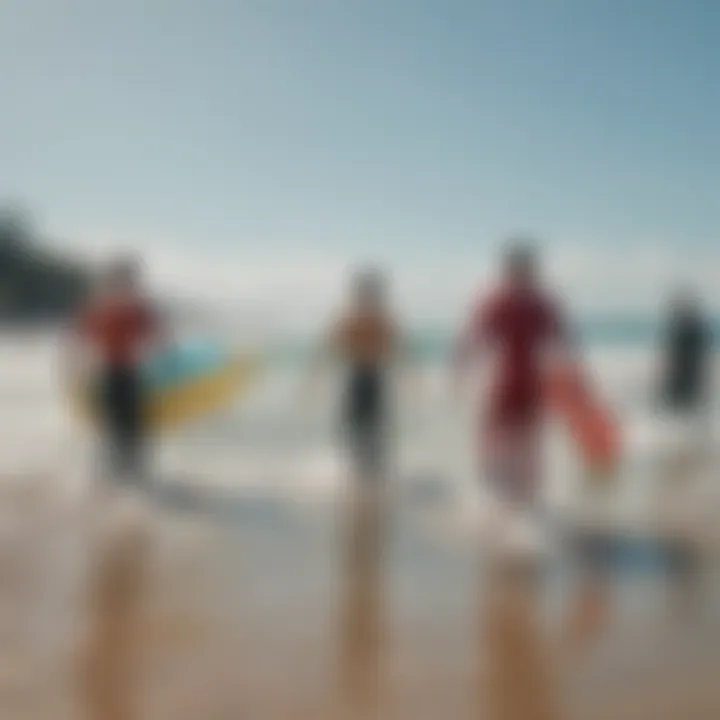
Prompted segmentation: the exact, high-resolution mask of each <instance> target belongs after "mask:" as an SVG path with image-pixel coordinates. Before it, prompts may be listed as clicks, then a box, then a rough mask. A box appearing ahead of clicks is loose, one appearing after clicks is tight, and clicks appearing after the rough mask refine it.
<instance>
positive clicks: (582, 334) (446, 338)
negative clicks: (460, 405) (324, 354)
mask: <svg viewBox="0 0 720 720" xmlns="http://www.w3.org/2000/svg"><path fill="white" fill-rule="evenodd" d="M713 329H714V335H715V337H720V321H715V322H713ZM574 332H575V336H576V337H577V338H578V340H579V342H580V344H581V345H582V346H584V347H588V348H636V347H652V346H653V345H656V344H658V343H659V342H660V339H661V327H660V324H659V323H658V322H657V321H652V320H648V319H647V318H644V317H622V318H614V317H598V318H585V319H583V320H582V321H579V322H576V323H575V325H574ZM457 334H458V331H457V329H447V328H446V329H426V330H414V331H411V332H410V333H409V346H410V352H411V356H412V357H413V358H414V359H415V360H416V361H417V362H441V361H443V360H447V359H448V358H449V356H450V354H451V352H452V348H453V344H454V342H455V340H456V338H457ZM311 351H312V347H311V346H310V344H309V343H307V342H279V343H275V345H274V346H273V347H272V350H271V353H270V355H271V358H272V359H273V360H275V361H277V362H279V363H283V364H284V363H290V364H293V363H294V362H297V361H301V360H307V358H308V356H309V354H310V352H311Z"/></svg>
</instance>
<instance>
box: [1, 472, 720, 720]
mask: <svg viewBox="0 0 720 720" xmlns="http://www.w3.org/2000/svg"><path fill="white" fill-rule="evenodd" d="M28 487H29V488H30V489H28V488H27V487H25V488H24V489H21V486H17V487H15V488H14V489H3V490H2V494H3V498H2V509H1V510H0V531H1V534H2V537H1V538H0V583H1V584H0V634H1V637H2V642H1V644H0V648H1V650H0V652H1V656H2V657H1V660H2V662H1V664H0V673H1V676H0V717H2V718H8V719H11V720H26V719H27V720H45V719H46V718H47V719H48V720H76V719H77V720H80V718H90V719H91V720H95V719H98V720H99V719H100V718H102V719H103V720H126V719H127V720H129V719H130V718H133V719H134V718H139V719H143V720H144V719H145V718H147V719H148V720H165V718H167V719H168V720H171V719H172V720H185V719H187V720H198V719H201V720H206V719H207V720H225V719H226V718H227V719H228V720H230V719H234V718H282V719H285V718H308V719H313V720H315V719H320V718H333V719H335V718H339V719H340V720H342V718H344V717H348V718H355V717H371V718H378V717H379V718H389V719H394V718H398V720H403V719H404V718H408V719H411V718H412V719H414V720H423V719H424V718H446V719H448V720H452V719H454V718H488V719H489V720H495V719H497V720H514V719H516V718H517V719H518V720H520V719H522V720H559V719H560V718H568V719H569V720H574V719H575V718H577V719H578V720H585V719H586V718H587V719H588V720H595V719H597V720H604V719H605V718H608V720H609V719H610V718H613V720H615V719H618V718H619V719H622V718H628V720H645V719H646V718H647V720H659V719H661V718H666V717H667V718H673V719H675V718H683V719H684V720H695V719H697V720H705V718H711V717H720V690H719V689H718V688H717V681H716V675H717V672H716V668H717V667H718V661H719V660H720V645H719V644H718V643H717V642H716V640H717V636H718V633H719V631H720V622H718V620H719V618H718V612H717V611H715V612H714V611H713V609H714V608H715V609H716V608H717V605H718V603H717V601H716V599H714V598H712V597H711V593H710V592H709V591H708V590H707V589H704V590H703V591H702V592H699V593H698V597H696V598H694V601H695V602H696V603H697V604H696V605H693V608H692V611H690V610H688V609H687V608H681V609H678V608H677V607H674V606H673V603H672V602H668V603H665V602H663V601H662V597H661V596H662V592H661V591H660V590H653V591H651V592H649V591H647V590H645V591H643V593H640V592H637V593H633V592H627V593H623V592H621V593H615V594H616V595H617V596H618V598H619V600H618V601H617V603H616V604H614V605H613V606H612V614H611V616H610V617H609V618H606V619H605V621H604V622H603V624H602V625H601V627H600V629H599V631H598V634H597V636H594V637H592V638H591V639H590V641H589V642H588V644H586V646H584V647H583V648H582V649H581V650H577V649H575V650H573V651H572V652H571V651H569V650H568V649H567V648H565V647H564V646H563V645H562V643H561V642H560V640H561V637H562V636H561V633H560V631H559V627H560V622H559V618H560V617H561V616H562V613H558V612H557V608H558V607H564V606H565V604H566V603H564V602H556V601H553V602H551V603H548V602H547V600H546V595H547V592H544V591H543V586H542V584H540V583H537V582H531V581H530V580H528V578H527V577H525V576H524V575H523V576H521V577H520V576H518V577H516V576H514V575H513V576H512V577H505V576H502V577H496V576H495V575H494V574H493V575H491V574H490V573H489V571H488V570H487V568H486V567H484V566H482V565H481V564H480V563H479V562H478V560H477V554H476V552H475V549H474V548H470V547H468V548H465V549H462V548H459V547H449V546H446V545H442V544H440V543H438V542H437V541H436V540H434V539H433V537H432V536H431V535H428V534H426V533H424V532H422V531H421V530H420V529H418V528H417V527H416V526H414V525H413V523H411V522H407V521H406V520H405V519H404V518H403V516H402V513H401V512H399V511H397V510H393V509H390V508H388V507H386V506H385V505H384V504H383V503H382V502H379V501H378V500H377V499H376V498H375V499H374V498H364V499H362V500H357V499H356V501H355V502H348V503H345V504H343V505H342V506H340V505H334V506H332V507H330V506H326V507H319V506H304V505H301V504H299V503H297V502H295V503H293V502H290V501H287V500H285V501H283V500H281V499H277V498H276V499H270V498H263V497H260V496H257V495H255V496H250V495H247V496H235V497H233V498H232V502H230V500H229V499H227V500H228V502H226V503H225V506H226V507H227V508H231V510H228V512H226V513H225V514H224V515H223V516H222V517H220V516H219V515H218V513H217V512H213V511H211V510H209V509H208V507H205V506H203V504H202V503H199V502H193V501H192V497H190V498H189V499H188V498H186V500H188V501H187V502H185V503H184V506H183V503H174V504H169V503H167V502H158V501H157V500H156V501H154V502H153V503H150V502H148V501H147V500H146V499H142V498H127V497H116V496H109V497H103V498H95V499H93V500H90V499H88V498H80V497H79V496H78V497H76V498H66V499H64V500H63V499H62V493H58V492H56V489H55V488H53V487H52V484H51V483H48V482H47V481H40V482H36V483H31V484H30V485H29V486H28ZM709 586H710V590H712V589H713V588H714V584H713V583H709ZM566 594H567V593H566ZM570 594H572V593H570ZM648 597H649V598H652V599H653V601H652V602H650V603H647V602H645V600H644V599H643V598H648ZM638 598H640V599H639V600H638ZM713 600H715V601H714V602H713ZM548 608H549V609H548Z"/></svg>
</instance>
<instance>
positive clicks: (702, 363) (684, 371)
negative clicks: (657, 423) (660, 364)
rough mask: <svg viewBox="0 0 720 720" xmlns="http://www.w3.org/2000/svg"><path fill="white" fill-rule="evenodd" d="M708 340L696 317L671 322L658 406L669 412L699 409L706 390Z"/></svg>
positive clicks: (704, 329)
mask: <svg viewBox="0 0 720 720" xmlns="http://www.w3.org/2000/svg"><path fill="white" fill-rule="evenodd" d="M710 344H711V336H710V331H709V328H708V327H707V325H706V323H705V322H704V320H703V318H702V317H701V316H699V315H694V314H693V315H684V316H682V317H678V318H676V319H674V320H673V321H671V323H670V327H669V329H668V336H667V346H666V350H665V352H666V362H667V368H666V375H665V378H664V383H663V387H662V388H661V395H662V402H663V404H664V405H665V407H666V408H667V409H668V410H670V411H672V412H693V411H697V410H699V409H700V407H701V405H702V401H703V399H704V396H705V394H706V392H707V390H708V388H707V379H708V378H707V371H708V359H709V350H710Z"/></svg>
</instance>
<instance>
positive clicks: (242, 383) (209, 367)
mask: <svg viewBox="0 0 720 720" xmlns="http://www.w3.org/2000/svg"><path fill="white" fill-rule="evenodd" d="M260 368H261V363H260V361H259V359H258V358H256V357H251V356H248V355H240V354H233V353H229V352H227V351H225V350H224V349H223V348H222V347H220V346H218V345H214V344H209V343H194V344H182V345H179V346H177V347H175V348H173V349H171V350H168V351H167V352H165V353H163V354H161V355H158V356H155V357H153V358H152V359H151V360H149V361H148V362H147V363H146V364H145V366H144V368H143V371H144V378H145V383H146V388H147V397H148V401H147V412H148V415H149V417H148V424H149V427H150V428H151V429H152V430H154V431H165V430H167V429H171V428H173V427H176V426H178V425H182V424H184V423H186V422H191V421H193V420H196V419H198V418H200V417H202V416H203V415H206V414H209V413H212V412H215V411H218V410H221V409H222V408H223V407H226V406H229V405H230V404H232V403H233V402H234V401H236V400H237V399H238V398H240V397H241V396H242V395H243V394H244V393H246V392H247V391H248V390H249V389H250V388H251V387H252V384H253V382H254V381H255V380H256V379H257V377H258V375H259V373H260ZM72 398H73V401H74V403H75V405H76V406H77V407H78V409H79V411H80V413H81V414H82V415H83V416H84V417H85V418H89V419H91V420H92V419H93V417H94V415H95V412H96V410H95V403H94V402H93V392H92V382H90V381H88V382H87V383H85V384H84V385H81V386H80V387H76V388H75V390H74V392H73V393H72Z"/></svg>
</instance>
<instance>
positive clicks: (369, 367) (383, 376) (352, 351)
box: [327, 270, 399, 482]
mask: <svg viewBox="0 0 720 720" xmlns="http://www.w3.org/2000/svg"><path fill="white" fill-rule="evenodd" d="M384 290H385V288H384V281H383V279H382V277H381V276H380V275H379V274H378V273H377V272H376V271H374V270H367V271H364V272H361V273H358V274H357V275H356V277H355V278H354V282H353V287H352V300H351V307H350V309H349V310H348V311H347V312H345V313H344V314H343V315H342V316H341V317H340V319H339V320H338V321H337V322H335V324H334V325H333V327H332V329H331V331H330V337H329V341H328V346H329V347H328V348H327V349H328V350H329V351H330V353H331V354H332V355H334V356H336V357H338V359H339V360H340V361H341V362H342V363H343V365H344V369H345V371H346V378H345V385H344V391H343V396H342V411H341V412H342V416H341V430H342V434H343V440H344V443H345V446H346V448H347V450H348V452H349V456H350V458H349V459H350V464H351V467H352V473H353V474H354V475H355V476H356V477H358V478H361V479H362V481H363V482H367V481H373V480H376V479H377V478H379V477H380V476H381V475H383V474H384V472H385V471H386V469H387V468H386V462H387V449H388V448H387V440H388V433H389V431H390V428H389V397H388V394H389V390H390V388H389V385H388V382H387V381H388V377H387V376H388V372H389V369H390V365H391V363H392V361H393V360H394V359H396V351H397V350H398V340H399V338H398V332H397V329H396V326H395V323H394V321H393V319H392V318H391V316H390V314H389V312H388V310H387V308H386V306H385V297H384Z"/></svg>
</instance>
